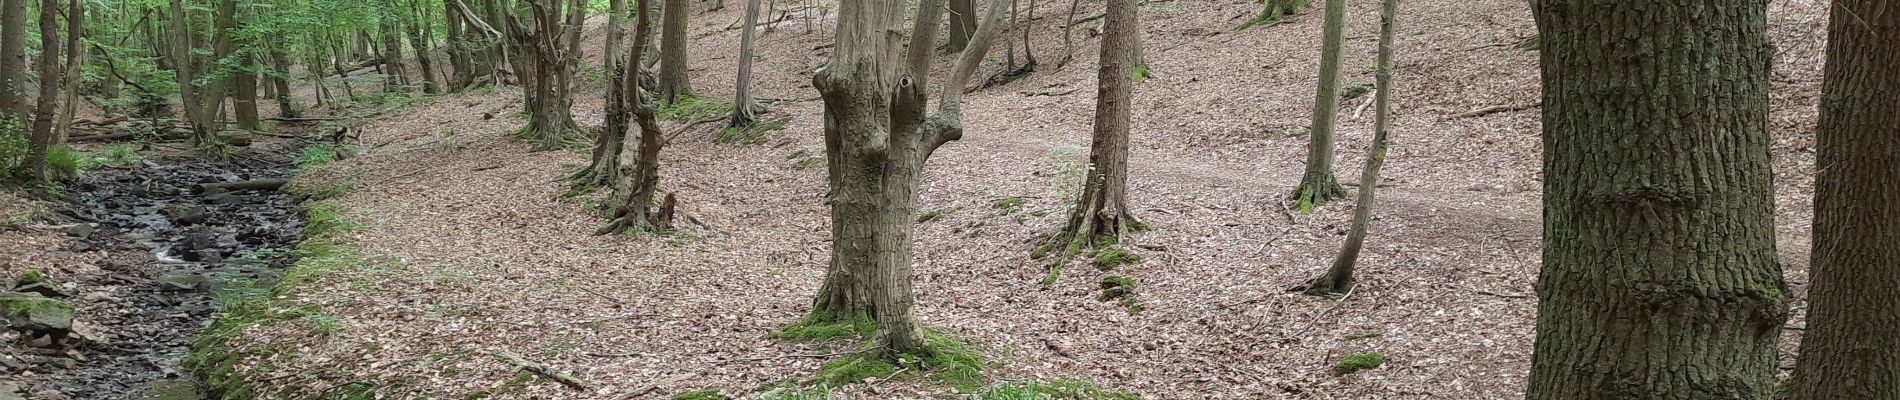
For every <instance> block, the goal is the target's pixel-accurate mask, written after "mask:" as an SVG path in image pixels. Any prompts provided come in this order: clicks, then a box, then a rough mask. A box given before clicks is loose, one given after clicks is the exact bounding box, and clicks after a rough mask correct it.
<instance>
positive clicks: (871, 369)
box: [813, 329, 992, 392]
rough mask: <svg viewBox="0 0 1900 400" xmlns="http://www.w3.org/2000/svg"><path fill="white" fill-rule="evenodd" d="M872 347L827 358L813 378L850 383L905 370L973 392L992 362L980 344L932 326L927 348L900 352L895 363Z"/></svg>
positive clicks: (926, 336)
mask: <svg viewBox="0 0 1900 400" xmlns="http://www.w3.org/2000/svg"><path fill="white" fill-rule="evenodd" d="M867 346H868V344H867ZM870 350H871V349H869V348H865V349H861V350H860V351H858V352H856V353H852V354H848V355H845V356H842V357H838V358H837V359H833V360H831V361H829V362H826V363H825V364H824V365H823V366H821V367H819V369H818V377H817V378H815V379H813V381H815V382H818V383H821V384H826V385H846V384H852V383H862V382H864V381H866V380H867V379H876V380H885V379H894V378H897V377H898V376H899V375H900V374H902V375H904V376H927V377H929V378H930V379H931V380H934V381H937V382H938V383H943V384H947V385H950V386H951V387H953V388H955V389H957V391H960V392H971V391H975V390H977V388H980V387H982V385H983V384H984V383H985V379H986V378H984V377H983V373H982V369H983V368H985V367H988V366H990V365H991V364H992V363H990V362H988V361H985V360H984V359H983V356H982V355H981V354H979V353H980V352H981V349H979V348H978V347H977V346H976V345H973V344H970V343H968V342H965V341H963V340H962V339H960V338H957V337H954V336H951V335H949V334H946V333H942V332H938V331H935V330H931V329H925V330H924V349H923V350H920V351H915V352H907V353H903V354H899V355H897V360H896V362H895V363H893V362H891V360H887V359H884V358H881V357H878V356H877V355H876V354H875V352H872V351H870Z"/></svg>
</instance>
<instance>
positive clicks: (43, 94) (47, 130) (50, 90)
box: [21, 0, 59, 180]
mask: <svg viewBox="0 0 1900 400" xmlns="http://www.w3.org/2000/svg"><path fill="white" fill-rule="evenodd" d="M40 32H41V34H40V51H41V53H40V54H41V55H40V58H39V60H38V61H39V71H38V72H39V74H40V76H42V77H48V79H42V81H41V82H40V95H39V101H37V102H35V103H34V104H33V133H32V134H31V135H30V136H28V142H27V145H28V148H29V149H28V154H27V159H26V162H24V163H21V164H22V165H24V166H26V173H27V176H29V177H32V178H33V179H34V180H44V179H46V178H47V176H46V152H47V149H48V148H49V147H51V146H52V144H53V122H54V115H53V114H54V113H56V112H57V110H56V109H55V108H54V107H53V106H54V105H57V104H59V99H58V96H59V85H57V84H55V83H54V82H53V81H52V79H50V77H56V76H59V0H40Z"/></svg>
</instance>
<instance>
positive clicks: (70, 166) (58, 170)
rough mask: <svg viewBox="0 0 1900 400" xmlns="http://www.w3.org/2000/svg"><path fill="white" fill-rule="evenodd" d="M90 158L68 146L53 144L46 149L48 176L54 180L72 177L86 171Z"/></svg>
mask: <svg viewBox="0 0 1900 400" xmlns="http://www.w3.org/2000/svg"><path fill="white" fill-rule="evenodd" d="M89 163H90V160H88V159H86V157H85V156H83V155H80V154H79V152H76V151H73V149H72V148H70V147H66V146H53V147H51V148H48V149H46V177H47V178H48V179H53V180H62V179H70V178H75V177H78V176H79V173H80V171H85V170H86V166H87V165H88V164H89Z"/></svg>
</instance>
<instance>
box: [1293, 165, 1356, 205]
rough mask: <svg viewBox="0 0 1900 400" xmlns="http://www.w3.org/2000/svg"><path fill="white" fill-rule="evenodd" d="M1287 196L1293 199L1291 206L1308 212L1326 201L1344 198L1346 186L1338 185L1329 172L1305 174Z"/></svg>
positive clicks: (1337, 181)
mask: <svg viewBox="0 0 1900 400" xmlns="http://www.w3.org/2000/svg"><path fill="white" fill-rule="evenodd" d="M1287 198H1288V199H1290V200H1293V206H1294V207H1293V208H1296V209H1298V210H1300V212H1302V213H1309V212H1313V208H1314V207H1319V206H1322V205H1326V202H1329V201H1333V200H1339V199H1343V198H1346V188H1345V187H1342V186H1339V180H1337V179H1334V178H1333V174H1331V173H1322V174H1307V176H1306V178H1304V179H1301V181H1300V186H1298V187H1294V188H1293V193H1292V194H1290V195H1288V196H1287Z"/></svg>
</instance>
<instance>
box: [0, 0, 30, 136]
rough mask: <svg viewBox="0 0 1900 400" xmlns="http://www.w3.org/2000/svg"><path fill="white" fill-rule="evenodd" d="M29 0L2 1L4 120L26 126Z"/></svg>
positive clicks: (0, 106)
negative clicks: (27, 16) (27, 3)
mask: <svg viewBox="0 0 1900 400" xmlns="http://www.w3.org/2000/svg"><path fill="white" fill-rule="evenodd" d="M26 1H27V0H4V2H0V118H5V117H11V118H13V119H14V120H16V121H18V122H20V123H21V124H22V125H21V126H25V122H26V120H27V118H28V116H29V115H31V114H28V111H29V110H28V109H27V107H26V92H25V90H26V86H25V84H26Z"/></svg>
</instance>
